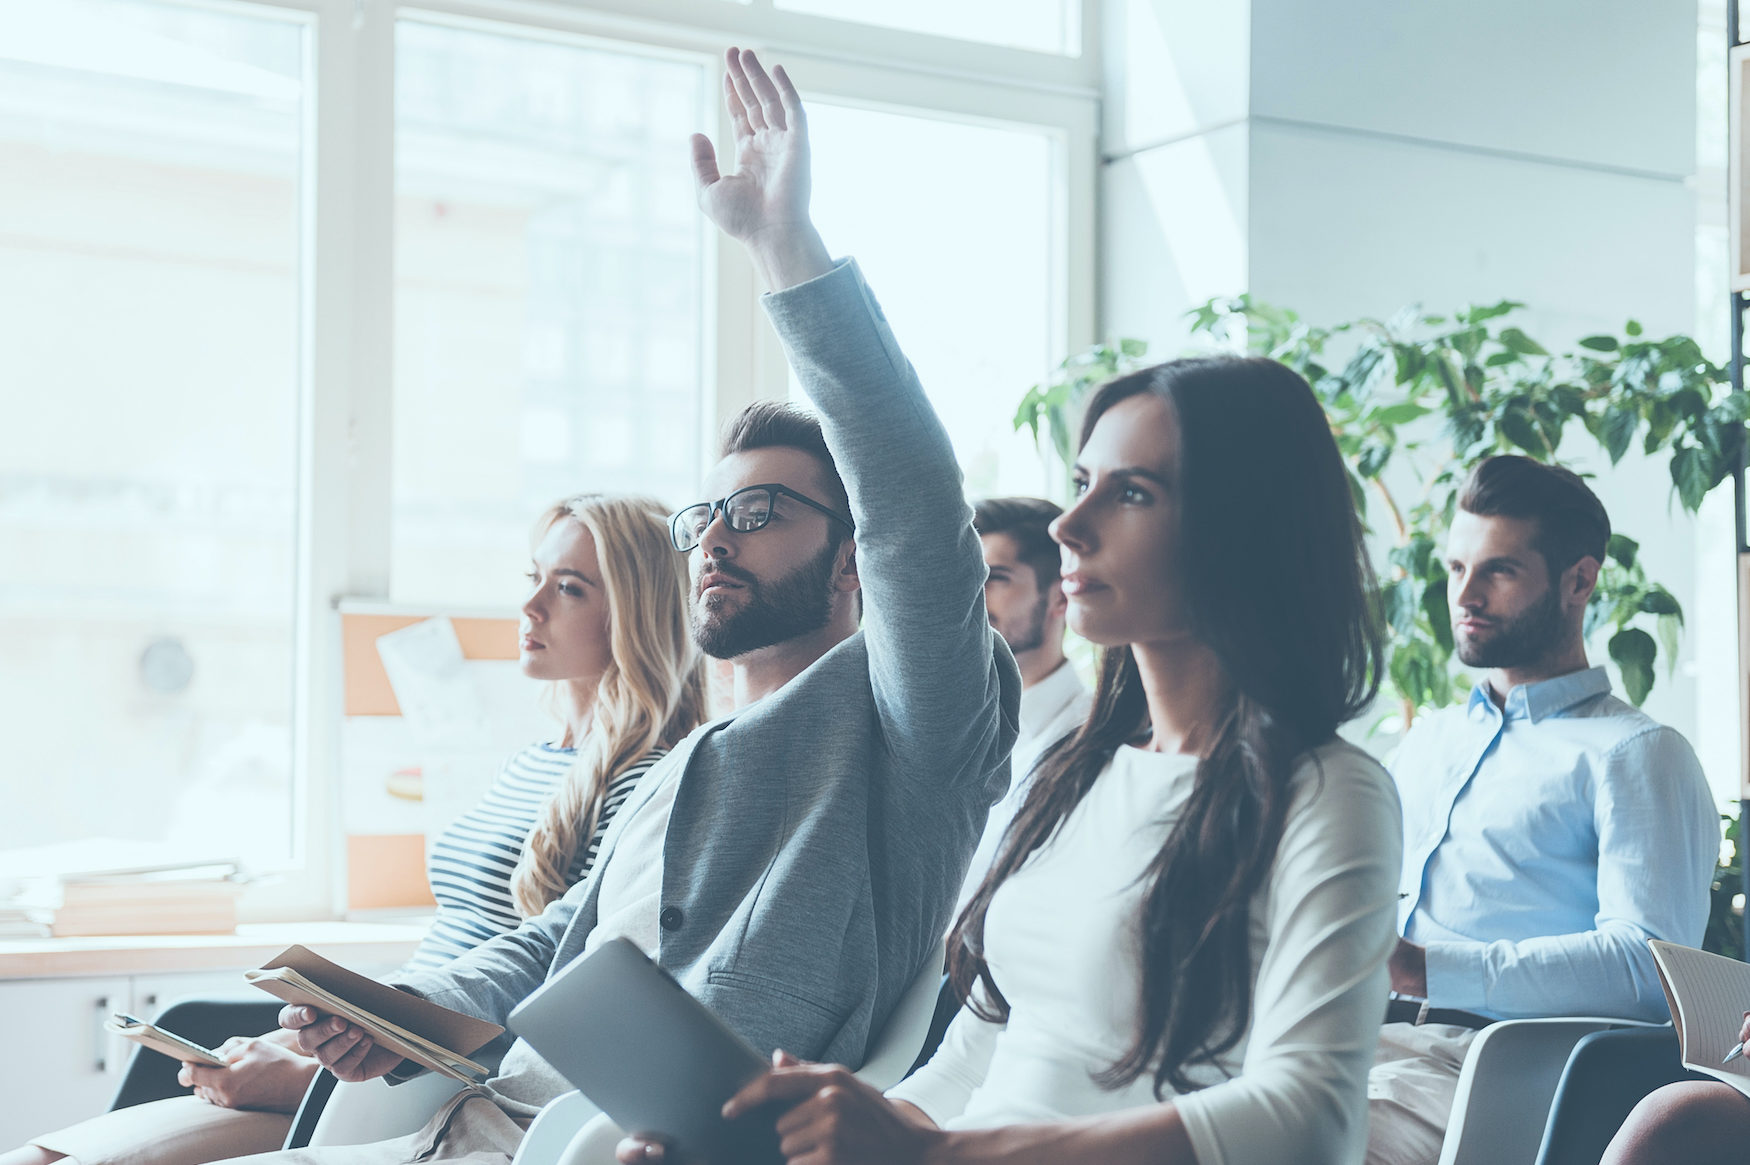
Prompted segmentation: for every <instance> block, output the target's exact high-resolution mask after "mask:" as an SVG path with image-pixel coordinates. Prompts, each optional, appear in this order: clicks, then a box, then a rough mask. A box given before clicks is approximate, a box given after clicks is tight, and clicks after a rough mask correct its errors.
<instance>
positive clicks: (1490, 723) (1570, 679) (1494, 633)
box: [1367, 457, 1720, 1165]
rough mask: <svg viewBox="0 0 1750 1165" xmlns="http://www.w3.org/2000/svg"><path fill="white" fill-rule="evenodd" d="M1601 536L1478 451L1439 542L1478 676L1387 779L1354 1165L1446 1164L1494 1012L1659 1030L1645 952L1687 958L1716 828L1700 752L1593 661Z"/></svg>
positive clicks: (1601, 522)
mask: <svg viewBox="0 0 1750 1165" xmlns="http://www.w3.org/2000/svg"><path fill="white" fill-rule="evenodd" d="M1609 539H1610V519H1609V517H1608V516H1607V515H1606V514H1605V511H1604V507H1603V505H1602V504H1600V503H1599V501H1598V498H1597V497H1596V496H1595V495H1594V494H1593V493H1592V491H1591V490H1590V489H1588V488H1587V487H1586V484H1585V483H1584V482H1583V481H1581V480H1580V478H1579V477H1577V476H1575V475H1574V474H1572V473H1569V472H1568V471H1567V470H1565V469H1559V468H1555V467H1552V466H1547V465H1541V464H1539V463H1537V462H1535V461H1532V460H1530V459H1528V458H1524V457H1493V458H1490V459H1489V460H1487V461H1484V462H1483V463H1482V464H1480V465H1478V466H1477V468H1476V470H1475V471H1473V472H1472V474H1471V476H1470V478H1469V479H1468V480H1467V481H1466V482H1465V485H1464V487H1463V490H1462V491H1461V494H1460V497H1459V509H1458V512H1457V513H1456V514H1455V515H1454V517H1453V521H1452V529H1451V533H1450V535H1449V536H1448V540H1447V547H1446V559H1447V568H1448V571H1449V584H1448V587H1449V589H1448V593H1447V599H1448V602H1449V604H1450V606H1451V612H1452V628H1453V641H1454V646H1455V648H1456V650H1457V652H1458V656H1459V658H1460V659H1461V660H1462V661H1463V662H1464V663H1465V664H1467V665H1469V666H1471V667H1476V668H1486V669H1488V670H1487V673H1486V674H1485V676H1484V678H1483V679H1482V681H1481V682H1479V683H1478V684H1477V685H1476V687H1475V689H1474V690H1473V691H1472V692H1471V695H1470V699H1469V700H1468V701H1467V702H1466V703H1465V704H1464V705H1463V706H1461V707H1453V708H1447V709H1443V710H1441V711H1439V712H1435V713H1432V714H1430V715H1427V716H1424V717H1423V718H1422V719H1421V720H1419V721H1418V722H1417V723H1416V726H1415V728H1414V729H1413V730H1412V731H1411V732H1410V733H1409V735H1408V736H1406V737H1405V739H1404V742H1403V745H1402V746H1401V747H1400V748H1399V750H1398V755H1397V757H1396V758H1395V761H1394V763H1393V765H1392V771H1393V776H1394V777H1395V778H1396V780H1397V784H1398V792H1399V796H1400V799H1401V800H1402V802H1403V811H1404V872H1403V878H1402V881H1401V882H1400V885H1399V890H1400V895H1399V899H1400V900H1399V906H1398V922H1399V927H1400V931H1401V934H1402V935H1403V937H1402V938H1401V939H1400V940H1399V942H1398V946H1397V949H1396V951H1395V952H1394V953H1393V954H1392V957H1391V961H1390V969H1391V984H1392V990H1393V992H1394V993H1396V994H1397V995H1399V996H1400V997H1409V998H1399V999H1396V1000H1393V1001H1392V1005H1391V1008H1390V1009H1389V1010H1388V1013H1387V1017H1386V1018H1387V1022H1386V1024H1385V1025H1384V1027H1383V1028H1382V1029H1381V1032H1380V1047H1379V1051H1378V1054H1377V1056H1376V1059H1375V1064H1374V1068H1373V1071H1372V1073H1371V1075H1370V1077H1369V1080H1368V1101H1369V1114H1368V1115H1369V1144H1368V1156H1367V1159H1368V1162H1369V1165H1385V1163H1388V1162H1390V1163H1408V1162H1429V1163H1432V1162H1434V1161H1436V1160H1437V1159H1438V1158H1439V1155H1440V1147H1441V1141H1442V1139H1443V1138H1444V1135H1445V1131H1446V1124H1447V1119H1448V1117H1449V1116H1450V1114H1451V1111H1452V1101H1453V1094H1454V1092H1455V1091H1456V1087H1457V1083H1458V1075H1459V1070H1460V1068H1461V1067H1462V1066H1463V1063H1464V1057H1465V1053H1466V1051H1467V1050H1468V1048H1469V1047H1470V1043H1471V1041H1472V1040H1473V1039H1474V1038H1475V1036H1476V1032H1477V1030H1478V1029H1480V1028H1481V1027H1483V1026H1486V1025H1487V1024H1488V1023H1490V1022H1492V1021H1493V1020H1496V1019H1508V1018H1527V1017H1537V1016H1553V1015H1599V1014H1602V1015H1612V1016H1623V1017H1626V1018H1633V1019H1644V1020H1663V1019H1665V1018H1666V1016H1667V1011H1666V1007H1665V1002H1664V995H1663V992H1662V991H1661V989H1660V987H1659V980H1658V974H1657V972H1656V970H1655V969H1654V966H1653V961H1652V955H1651V952H1650V951H1649V950H1648V949H1647V940H1648V939H1650V938H1658V939H1665V940H1667V941H1670V942H1676V943H1684V944H1687V945H1692V946H1698V945H1700V943H1701V940H1702V935H1703V933H1704V931H1705V930H1706V927H1707V916H1708V888H1709V885H1710V883H1711V880H1712V876H1713V869H1714V863H1715V861H1716V860H1717V859H1718V856H1719V845H1720V833H1719V815H1718V812H1717V811H1716V810H1715V808H1714V805H1713V799H1712V796H1711V794H1710V793H1709V791H1708V787H1707V781H1706V779H1705V778H1704V776H1703V774H1702V771H1701V766H1700V764H1699V763H1698V762H1697V761H1696V758H1695V753H1694V751H1693V750H1692V749H1691V748H1690V747H1689V744H1688V742H1687V741H1685V740H1684V739H1683V737H1682V736H1681V735H1679V734H1678V733H1677V732H1676V731H1674V730H1673V729H1671V728H1669V727H1666V726H1664V725H1662V724H1659V723H1658V722H1657V721H1655V720H1653V719H1652V718H1651V717H1649V716H1647V715H1646V714H1644V713H1642V712H1641V711H1639V710H1638V709H1636V708H1633V707H1630V706H1629V705H1628V704H1626V703H1624V702H1623V701H1621V700H1618V699H1616V698H1615V697H1614V696H1612V695H1611V694H1610V680H1609V678H1608V677H1607V675H1606V673H1605V671H1604V669H1603V668H1601V667H1600V668H1594V667H1589V666H1588V663H1587V659H1586V646H1585V637H1584V634H1583V632H1582V625H1583V620H1584V617H1585V612H1586V604H1587V602H1588V600H1589V599H1590V598H1591V597H1592V591H1593V588H1594V587H1595V585H1596V584H1597V580H1598V571H1599V567H1600V564H1601V563H1602V561H1603V559H1604V555H1605V547H1606V544H1607V543H1608V541H1609Z"/></svg>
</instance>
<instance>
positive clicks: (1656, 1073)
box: [1537, 1024, 1709, 1165]
mask: <svg viewBox="0 0 1750 1165" xmlns="http://www.w3.org/2000/svg"><path fill="white" fill-rule="evenodd" d="M1707 1079H1709V1077H1706V1076H1703V1075H1702V1074H1701V1073H1699V1072H1691V1071H1689V1070H1688V1069H1686V1068H1685V1067H1684V1066H1683V1052H1682V1049H1681V1048H1680V1047H1679V1045H1678V1042H1677V1033H1676V1031H1675V1030H1674V1029H1673V1028H1672V1027H1671V1025H1670V1024H1660V1025H1659V1026H1657V1027H1650V1028H1619V1029H1617V1030H1614V1031H1602V1032H1593V1033H1592V1034H1591V1035H1589V1036H1584V1037H1582V1038H1581V1040H1580V1042H1579V1043H1577V1044H1575V1045H1574V1051H1573V1054H1572V1055H1570V1056H1569V1057H1568V1063H1567V1066H1566V1067H1565V1068H1563V1069H1562V1078H1561V1082H1560V1083H1559V1084H1557V1085H1556V1095H1555V1103H1554V1104H1552V1105H1551V1106H1550V1112H1549V1121H1548V1123H1547V1124H1546V1125H1545V1126H1544V1130H1543V1144H1542V1146H1541V1147H1540V1148H1539V1149H1538V1154H1537V1165H1598V1160H1599V1158H1601V1157H1603V1156H1604V1150H1605V1147H1606V1146H1607V1145H1609V1144H1610V1139H1611V1138H1612V1137H1614V1136H1615V1135H1616V1132H1617V1130H1618V1129H1620V1128H1622V1123H1623V1121H1625V1120H1627V1119H1628V1114H1629V1113H1630V1112H1632V1111H1633V1110H1634V1107H1635V1105H1637V1104H1639V1103H1640V1102H1641V1099H1642V1098H1643V1097H1645V1096H1646V1095H1648V1094H1649V1093H1651V1092H1653V1091H1655V1090H1656V1089H1659V1088H1663V1087H1664V1086H1665V1085H1667V1084H1675V1083H1677V1082H1678V1081H1680V1080H1707Z"/></svg>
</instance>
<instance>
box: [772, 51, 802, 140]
mask: <svg viewBox="0 0 1750 1165" xmlns="http://www.w3.org/2000/svg"><path fill="white" fill-rule="evenodd" d="M772 84H773V85H775V86H776V87H777V90H778V101H779V103H780V104H781V105H782V106H783V108H784V116H785V117H786V118H788V119H789V122H790V124H791V125H796V126H799V125H802V124H804V123H805V122H806V121H807V119H808V115H807V114H806V113H805V112H803V109H802V95H801V94H800V93H798V92H796V86H795V85H793V84H791V82H790V74H789V73H786V72H785V71H784V66H783V65H773V66H772Z"/></svg>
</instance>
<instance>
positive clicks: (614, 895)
mask: <svg viewBox="0 0 1750 1165" xmlns="http://www.w3.org/2000/svg"><path fill="white" fill-rule="evenodd" d="M682 767H683V766H681V765H673V764H670V765H665V764H658V765H656V766H654V767H652V768H651V769H650V770H649V771H648V772H646V773H645V774H644V776H643V777H642V778H641V779H640V780H639V784H638V787H637V788H636V789H635V790H633V792H632V796H631V797H630V798H628V799H627V803H626V809H625V810H624V812H627V813H630V816H628V817H627V818H626V823H625V825H623V826H621V833H620V840H619V843H618V845H616V846H615V847H614V857H613V860H612V861H610V862H608V863H607V864H606V865H604V866H603V867H602V888H601V897H600V899H598V905H597V908H596V924H595V929H594V930H591V931H590V932H589V939H588V940H587V941H586V942H585V943H584V947H583V953H584V954H589V953H590V952H591V951H593V950H595V949H596V948H597V947H599V946H601V945H602V944H603V943H605V942H607V941H608V940H610V939H616V938H628V939H631V940H632V941H633V942H635V943H637V944H638V949H639V950H641V951H643V952H644V953H645V954H647V955H649V956H650V957H651V958H652V959H654V958H656V955H657V951H658V950H659V948H660V947H661V944H662V935H661V931H660V917H661V911H662V849H663V842H664V841H665V840H666V839H667V837H668V818H669V813H670V812H671V811H672V810H673V809H674V798H675V793H676V792H678V791H679V789H680V787H681V782H680V770H681V768H682ZM646 785H649V786H650V787H649V788H648V789H647V788H646ZM647 793H648V796H646V794H647Z"/></svg>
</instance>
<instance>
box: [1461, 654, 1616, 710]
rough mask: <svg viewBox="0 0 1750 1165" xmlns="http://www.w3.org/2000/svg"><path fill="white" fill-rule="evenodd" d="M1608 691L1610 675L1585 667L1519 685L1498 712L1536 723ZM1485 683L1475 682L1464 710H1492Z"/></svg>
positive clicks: (1486, 683) (1600, 669) (1492, 706)
mask: <svg viewBox="0 0 1750 1165" xmlns="http://www.w3.org/2000/svg"><path fill="white" fill-rule="evenodd" d="M1608 691H1610V676H1609V674H1608V673H1607V672H1605V670H1604V669H1603V668H1602V667H1589V668H1585V669H1582V670H1581V671H1576V672H1569V673H1568V674H1567V675H1565V676H1556V677H1555V678H1554V679H1548V680H1539V681H1538V682H1537V683H1535V684H1520V685H1519V686H1518V687H1516V688H1514V689H1513V690H1512V691H1510V692H1508V693H1507V699H1506V701H1505V702H1504V704H1503V706H1502V708H1501V713H1502V715H1503V717H1504V718H1506V719H1508V720H1529V721H1531V722H1532V723H1533V724H1536V723H1537V722H1538V721H1539V720H1543V719H1546V718H1547V717H1550V716H1560V715H1561V714H1562V713H1563V712H1566V711H1567V710H1568V709H1569V708H1572V707H1573V706H1574V705H1576V704H1578V703H1580V702H1581V701H1583V700H1590V699H1592V698H1593V697H1594V696H1600V695H1603V694H1604V693H1606V692H1608ZM1489 692H1490V689H1489V681H1488V680H1486V679H1482V680H1478V681H1477V685H1476V687H1474V688H1472V689H1471V690H1470V700H1469V702H1468V703H1467V704H1466V710H1467V711H1469V712H1472V713H1474V712H1475V711H1476V709H1477V708H1478V707H1479V706H1480V707H1482V708H1485V709H1487V710H1490V711H1493V710H1494V707H1495V704H1494V700H1493V699H1491V698H1490V694H1489Z"/></svg>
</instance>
